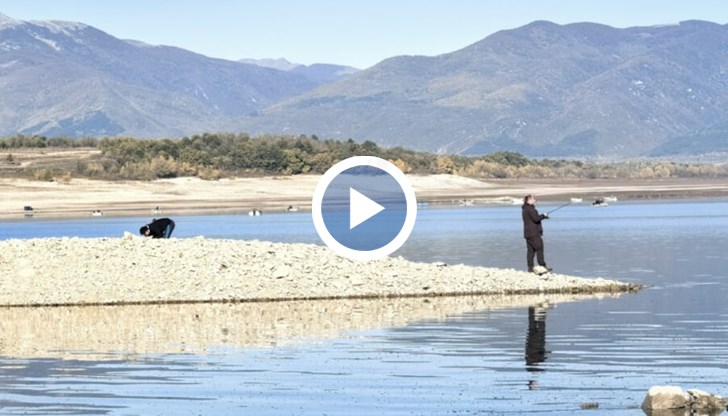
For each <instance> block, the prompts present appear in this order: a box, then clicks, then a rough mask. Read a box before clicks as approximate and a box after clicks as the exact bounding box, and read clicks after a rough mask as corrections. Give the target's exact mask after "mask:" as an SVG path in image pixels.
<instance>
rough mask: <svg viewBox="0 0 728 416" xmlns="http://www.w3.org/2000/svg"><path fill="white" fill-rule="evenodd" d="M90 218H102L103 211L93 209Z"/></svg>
mask: <svg viewBox="0 0 728 416" xmlns="http://www.w3.org/2000/svg"><path fill="white" fill-rule="evenodd" d="M91 216H92V217H103V216H104V211H101V210H100V209H95V210H93V211H91Z"/></svg>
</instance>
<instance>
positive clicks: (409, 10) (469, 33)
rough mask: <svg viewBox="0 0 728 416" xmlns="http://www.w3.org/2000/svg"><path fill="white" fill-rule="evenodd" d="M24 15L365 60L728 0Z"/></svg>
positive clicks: (202, 46) (184, 8)
mask: <svg viewBox="0 0 728 416" xmlns="http://www.w3.org/2000/svg"><path fill="white" fill-rule="evenodd" d="M0 12H1V13H4V14H6V15H8V16H10V17H13V18H16V19H21V20H46V19H50V20H68V21H77V22H83V23H86V24H89V25H91V26H94V27H96V28H98V29H101V30H103V31H105V32H107V33H109V34H111V35H113V36H115V37H118V38H122V39H135V40H140V41H143V42H146V43H150V44H154V45H160V44H161V45H172V46H178V47H181V48H184V49H189V50H191V51H194V52H198V53H201V54H204V55H207V56H211V57H216V58H224V59H231V60H237V59H240V58H256V59H260V58H281V57H283V58H286V59H288V60H289V61H292V62H296V63H302V64H312V63H316V62H325V63H335V64H342V65H351V66H355V67H358V68H366V67H369V66H372V65H374V64H376V63H377V62H379V61H381V60H383V59H385V58H389V57H392V56H396V55H438V54H441V53H446V52H452V51H454V50H457V49H460V48H463V47H465V46H467V45H470V44H472V43H475V42H477V41H479V40H481V39H483V38H484V37H486V36H488V35H489V34H491V33H493V32H495V31H498V30H502V29H512V28H515V27H519V26H523V25H525V24H527V23H530V22H532V21H534V20H550V21H553V22H556V23H560V24H565V23H573V22H584V21H589V22H598V23H604V24H608V25H610V26H614V27H620V28H622V27H629V26H652V25H659V24H672V23H677V22H679V21H682V20H690V19H700V20H708V21H712V22H716V23H720V24H726V23H728V1H726V0H691V1H669V0H610V1H607V0H598V1H589V0H552V1H549V0H512V1H503V0H298V1H294V0H229V1H225V0H205V1H202V0H63V1H60V0H28V1H26V0H0Z"/></svg>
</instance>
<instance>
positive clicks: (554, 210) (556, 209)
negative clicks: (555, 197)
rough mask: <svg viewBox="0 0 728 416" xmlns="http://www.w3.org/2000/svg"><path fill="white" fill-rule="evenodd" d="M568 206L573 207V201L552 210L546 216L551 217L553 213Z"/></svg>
mask: <svg viewBox="0 0 728 416" xmlns="http://www.w3.org/2000/svg"><path fill="white" fill-rule="evenodd" d="M567 205H571V201H569V202H567V203H565V204H564V205H561V206H559V207H556V208H555V209H552V210H551V211H549V212H547V213H546V215H551V213H552V212H556V211H558V210H560V209H561V208H563V207H565V206H567Z"/></svg>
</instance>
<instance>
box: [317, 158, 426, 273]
mask: <svg viewBox="0 0 728 416" xmlns="http://www.w3.org/2000/svg"><path fill="white" fill-rule="evenodd" d="M359 166H371V167H374V168H377V169H381V170H383V171H385V172H386V173H387V174H388V175H389V176H391V177H392V178H393V179H394V180H395V181H397V184H398V185H399V187H400V188H401V189H402V192H403V193H404V197H405V200H406V204H407V212H406V216H405V220H404V223H403V224H402V228H401V229H400V230H399V233H397V235H396V236H395V237H394V238H393V239H392V240H391V241H390V242H389V243H387V244H385V245H384V246H382V247H379V248H377V249H374V250H354V249H352V248H349V247H347V246H345V245H343V244H341V243H339V242H338V241H337V240H336V238H334V237H333V236H332V235H331V233H330V232H329V230H328V229H327V228H326V224H325V223H324V217H323V212H322V205H323V199H324V194H325V193H326V189H327V188H328V187H329V185H331V182H332V181H333V180H334V179H336V177H337V176H338V175H339V174H340V173H342V172H344V171H346V170H348V169H351V168H355V167H359ZM350 210H351V208H350ZM311 215H312V217H313V225H314V227H315V228H316V232H317V233H318V235H319V237H321V240H322V241H323V242H324V244H326V246H327V247H329V248H330V249H332V250H334V251H335V252H336V253H337V254H339V255H340V256H343V257H347V258H350V259H352V260H359V261H368V260H377V259H380V258H382V257H385V256H388V255H390V254H392V253H393V252H395V251H396V250H397V249H399V248H400V247H402V245H403V244H404V242H405V241H407V238H409V236H410V234H411V233H412V229H413V228H414V226H415V220H416V219H417V198H416V196H415V191H414V189H412V185H411V184H410V182H409V180H408V179H407V177H406V176H405V174H404V173H403V172H402V171H401V170H400V169H399V168H398V167H397V166H395V165H394V164H392V163H390V162H388V161H386V160H384V159H381V158H378V157H375V156H353V157H350V158H348V159H344V160H342V161H341V162H339V163H337V164H335V165H334V166H332V167H331V168H329V170H327V171H326V173H324V176H323V177H322V178H321V180H319V182H318V184H317V185H316V190H315V191H314V193H313V199H312V201H311Z"/></svg>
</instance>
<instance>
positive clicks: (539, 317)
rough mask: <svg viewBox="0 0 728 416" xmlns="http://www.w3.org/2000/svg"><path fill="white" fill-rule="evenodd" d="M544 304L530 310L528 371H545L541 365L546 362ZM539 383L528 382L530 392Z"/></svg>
mask: <svg viewBox="0 0 728 416" xmlns="http://www.w3.org/2000/svg"><path fill="white" fill-rule="evenodd" d="M547 308H548V304H546V303H542V304H538V305H535V306H530V307H529V308H528V333H527V334H526V370H527V371H544V369H543V368H539V366H538V365H539V364H540V363H542V362H544V361H546V358H547V357H546V355H547V353H548V351H546V309H547ZM536 387H537V381H536V380H531V381H529V382H528V388H529V390H535V389H536Z"/></svg>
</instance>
